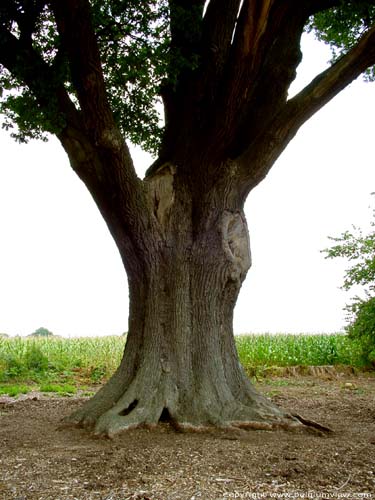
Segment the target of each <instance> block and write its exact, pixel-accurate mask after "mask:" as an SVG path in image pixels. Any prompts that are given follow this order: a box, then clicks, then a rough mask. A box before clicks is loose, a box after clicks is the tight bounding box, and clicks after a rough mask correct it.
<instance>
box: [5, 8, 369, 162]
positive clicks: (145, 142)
mask: <svg viewBox="0 0 375 500" xmlns="http://www.w3.org/2000/svg"><path fill="white" fill-rule="evenodd" d="M90 4H91V8H92V21H93V25H94V29H95V32H96V36H97V41H98V45H99V51H100V56H101V61H102V68H103V72H104V78H105V82H106V87H107V96H108V99H109V102H110V104H111V107H112V110H113V114H114V117H115V119H116V121H117V123H118V125H119V127H120V129H121V131H122V132H123V134H124V135H125V137H127V138H129V139H130V140H131V141H132V142H133V143H134V144H137V145H140V146H141V147H142V148H143V149H145V150H147V151H149V152H151V153H153V154H155V153H156V152H157V150H158V148H159V145H160V142H161V135H162V131H163V126H162V123H161V121H162V120H161V118H160V115H159V111H158V106H157V105H158V104H159V105H160V104H161V95H162V93H163V92H162V89H165V88H166V87H168V88H170V89H173V88H175V86H176V85H177V83H178V82H179V79H181V78H183V75H184V73H185V72H186V71H190V70H194V69H196V68H197V67H198V66H199V64H200V61H201V59H200V56H201V54H202V48H203V52H204V50H205V49H204V47H203V45H202V39H201V27H202V24H203V23H202V22H201V21H202V9H203V5H202V4H197V5H196V6H194V5H192V6H191V5H189V3H187V6H188V8H185V7H180V8H179V7H178V6H177V5H176V2H174V12H175V14H174V15H175V18H174V20H173V21H171V20H170V11H169V2H168V1H167V0H148V1H145V2H140V1H139V0H92V1H91V2H90ZM374 20H375V6H374V4H373V1H371V0H367V1H365V0H361V1H359V0H358V1H357V0H349V1H348V0H342V2H341V4H340V5H339V6H338V7H335V8H333V9H331V10H328V11H323V12H321V13H318V14H316V15H315V16H314V17H313V18H311V19H310V22H309V25H308V29H309V30H310V31H314V32H315V33H316V35H317V37H318V38H319V39H320V40H323V41H324V42H326V43H329V44H330V45H331V47H332V50H333V52H334V55H335V57H338V56H339V55H340V54H342V53H343V52H345V51H346V50H348V48H350V47H352V46H353V44H355V43H356V42H357V40H358V37H359V36H360V35H361V34H362V33H363V32H364V30H365V29H366V28H367V27H368V26H369V25H370V24H371V23H373V22H374ZM0 26H1V27H3V28H6V30H8V31H9V32H10V33H11V34H12V35H14V36H15V37H17V38H22V40H23V42H25V47H26V48H27V50H29V48H30V47H29V45H30V44H31V47H32V50H33V52H34V55H35V56H36V59H34V62H33V63H32V62H30V64H36V63H35V61H39V62H38V63H37V64H36V66H37V67H33V68H28V70H29V74H31V73H32V74H33V75H34V76H33V85H32V86H31V87H30V86H29V87H28V86H27V85H26V84H25V82H24V81H22V78H21V73H22V71H20V68H19V70H17V68H16V70H15V71H14V72H13V73H14V74H10V73H9V72H8V70H7V69H6V68H5V67H2V66H1V65H0V89H1V90H0V113H3V115H4V116H5V122H4V123H3V127H5V128H6V129H10V130H11V135H12V136H13V137H14V138H16V139H17V140H18V141H21V142H25V141H27V140H29V139H30V138H37V139H42V140H46V138H47V136H48V133H58V132H59V131H61V130H62V129H63V127H64V126H65V117H64V116H63V114H61V113H59V112H58V106H57V103H56V100H55V99H56V96H55V89H56V88H57V87H58V86H61V85H63V86H64V87H65V89H66V90H67V91H68V94H69V95H70V97H71V98H72V100H73V102H74V103H75V104H76V105H77V108H78V109H79V105H78V96H77V93H76V90H75V87H74V85H73V82H72V78H71V72H70V67H69V61H68V58H67V56H66V54H65V53H64V52H63V50H62V48H61V41H60V37H59V34H58V30H57V27H56V23H55V20H54V17H53V14H52V12H51V9H50V6H49V3H48V2H39V1H38V2H36V1H33V2H29V1H25V0H13V1H10V0H3V1H2V2H1V4H0ZM172 29H173V30H174V31H175V32H176V31H177V32H178V36H180V37H181V36H182V37H183V38H184V40H185V42H186V45H187V46H188V47H189V50H188V51H187V53H184V52H183V51H182V50H179V49H178V48H177V47H174V46H172V45H171V43H170V41H171V36H170V33H171V31H172ZM0 41H1V40H0ZM190 49H193V50H190ZM214 49H215V48H214V47H212V48H211V47H210V48H209V50H214ZM371 71H372V73H371ZM46 72H47V73H48V77H49V79H51V78H52V85H49V86H47V87H46V86H43V79H42V78H41V79H40V80H39V79H38V74H45V73H46ZM370 73H371V74H372V75H374V72H373V70H369V75H370ZM35 89H37V90H38V93H39V95H41V96H42V100H43V102H44V104H43V105H42V106H41V105H40V102H37V100H36V98H35ZM159 107H160V106H159ZM46 133H47V134H46Z"/></svg>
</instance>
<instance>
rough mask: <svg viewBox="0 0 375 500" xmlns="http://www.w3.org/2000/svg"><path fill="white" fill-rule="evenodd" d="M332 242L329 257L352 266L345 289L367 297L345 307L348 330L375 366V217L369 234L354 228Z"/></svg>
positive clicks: (326, 250)
mask: <svg viewBox="0 0 375 500" xmlns="http://www.w3.org/2000/svg"><path fill="white" fill-rule="evenodd" d="M373 215H374V216H375V210H374V212H373ZM330 239H331V240H332V241H334V242H335V243H336V244H335V245H333V246H332V247H331V248H328V249H325V250H323V251H324V252H325V253H326V254H327V258H337V257H341V258H345V259H347V260H348V261H349V262H350V264H351V265H350V267H349V268H348V269H347V270H346V272H345V277H344V284H343V286H342V288H343V289H344V290H350V289H351V288H352V287H354V286H357V285H359V286H361V287H362V288H363V290H364V297H359V296H358V295H357V296H355V297H354V298H353V299H352V302H351V303H350V304H348V305H347V306H346V308H345V309H346V311H347V312H348V321H349V324H348V326H347V327H346V331H347V333H348V334H349V337H350V338H352V339H358V340H359V341H360V343H361V347H362V357H363V360H364V362H365V363H366V364H373V365H374V366H375V218H374V220H373V221H371V230H370V232H369V233H368V234H363V231H362V230H361V229H359V228H357V227H355V226H353V231H352V232H350V231H345V232H344V233H343V234H342V235H341V236H340V237H338V238H330Z"/></svg>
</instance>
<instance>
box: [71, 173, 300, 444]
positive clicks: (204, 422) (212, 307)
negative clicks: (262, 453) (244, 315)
mask: <svg viewBox="0 0 375 500" xmlns="http://www.w3.org/2000/svg"><path fill="white" fill-rule="evenodd" d="M145 193H146V197H147V200H148V207H149V210H150V214H151V215H152V219H153V225H154V227H155V229H154V230H152V231H149V232H148V233H147V234H145V235H144V239H145V241H144V242H140V244H139V247H143V248H147V250H145V252H144V253H143V254H142V255H139V256H138V259H137V261H138V262H137V265H134V266H132V265H129V264H128V265H127V273H128V278H129V291H130V317H129V333H128V338H127V342H126V347H125V353H124V357H123V360H122V363H121V366H120V367H119V369H118V370H117V372H116V373H115V374H114V376H113V377H112V379H111V380H110V381H109V382H108V383H107V385H105V386H104V387H103V388H102V389H101V390H100V391H99V392H98V394H97V395H96V396H95V397H94V398H93V399H92V400H90V401H88V402H87V403H86V404H85V405H84V406H83V408H81V409H80V410H78V412H76V413H75V414H74V415H73V416H72V417H71V419H70V420H71V421H74V422H78V423H83V424H85V425H93V426H95V431H96V432H97V433H100V434H106V435H113V434H115V433H116V432H119V431H121V430H125V429H129V428H132V427H134V426H138V425H142V424H148V425H153V424H156V423H157V422H158V421H159V420H160V419H168V420H169V421H170V422H171V423H172V424H173V425H174V426H175V427H176V428H179V429H186V428H192V429H193V428H195V429H197V428H202V427H207V426H213V425H214V426H225V427H236V426H237V427H238V426H239V427H254V428H266V429H268V428H269V429H270V428H272V427H277V426H289V427H293V426H298V425H299V422H298V420H296V419H295V418H293V417H291V416H290V415H287V414H286V413H285V412H283V411H282V410H280V409H278V408H276V407H275V406H274V405H273V404H272V403H271V402H270V401H269V400H268V399H266V398H265V397H263V396H261V395H259V394H258V393H257V392H256V391H255V390H254V388H253V387H252V385H251V384H250V382H249V380H248V378H247V376H246V374H245V372H244V370H243V368H242V366H241V365H240V362H239V359H238V355H237V351H236V347H235V342H234V336H233V331H232V319H233V309H234V306H235V303H236V299H237V296H238V293H239V290H240V287H241V284H242V282H243V280H244V279H245V276H246V273H247V271H248V269H249V267H250V263H251V261H250V247H249V237H248V231H247V225H246V220H245V216H244V213H243V209H242V206H238V207H236V208H234V207H233V200H232V198H231V196H230V189H229V191H228V193H227V194H225V190H222V192H221V193H215V195H213V194H212V193H211V194H210V196H209V197H208V199H206V200H202V203H205V204H206V207H205V208H204V209H203V208H202V207H201V208H200V211H201V215H200V220H199V223H198V226H197V225H196V223H195V224H194V222H193V212H194V210H193V201H192V196H191V193H190V191H189V188H188V186H187V185H186V184H185V183H184V182H183V181H182V180H181V179H178V178H177V170H176V168H175V167H174V166H173V165H171V164H168V165H166V166H164V168H163V169H161V170H159V172H158V173H157V174H156V175H154V176H152V177H151V178H150V179H148V180H147V181H145ZM218 200H220V202H218ZM228 201H229V202H228ZM202 212H204V213H202ZM120 248H121V245H120ZM124 259H125V260H126V261H127V262H128V260H127V259H126V256H125V255H124Z"/></svg>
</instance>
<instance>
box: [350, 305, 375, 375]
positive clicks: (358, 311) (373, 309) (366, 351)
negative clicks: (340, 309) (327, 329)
mask: <svg viewBox="0 0 375 500" xmlns="http://www.w3.org/2000/svg"><path fill="white" fill-rule="evenodd" d="M347 309H348V310H349V311H350V313H351V315H352V318H353V319H352V321H351V323H350V324H349V325H348V326H347V332H348V334H349V337H350V338H352V339H359V340H360V343H361V348H362V357H363V361H364V363H365V364H369V365H373V366H374V367H375V297H370V298H369V299H367V300H361V299H359V298H357V299H356V300H355V301H354V302H353V303H352V304H351V305H349V306H348V307H347Z"/></svg>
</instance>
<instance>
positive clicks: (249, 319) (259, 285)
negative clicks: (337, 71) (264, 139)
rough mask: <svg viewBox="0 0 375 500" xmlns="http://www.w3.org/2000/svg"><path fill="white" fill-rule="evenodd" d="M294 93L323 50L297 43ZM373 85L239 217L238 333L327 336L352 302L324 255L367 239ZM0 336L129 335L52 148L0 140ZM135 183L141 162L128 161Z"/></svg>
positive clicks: (115, 264) (287, 156)
mask: <svg viewBox="0 0 375 500" xmlns="http://www.w3.org/2000/svg"><path fill="white" fill-rule="evenodd" d="M303 49H304V52H306V54H308V56H306V57H305V59H304V61H303V65H302V67H301V71H300V76H299V84H300V85H304V84H306V83H308V82H309V81H310V80H311V78H312V77H313V76H315V75H316V73H318V72H319V71H321V70H322V69H323V68H324V65H325V63H326V62H327V60H328V59H329V57H330V56H329V50H328V49H327V47H325V46H321V45H320V44H318V43H317V42H315V41H314V40H312V39H311V37H305V38H304V44H303ZM374 97H375V89H374V84H365V83H363V82H362V81H361V80H360V79H359V80H358V81H356V82H355V83H353V84H352V85H351V86H350V87H349V88H348V89H346V90H345V91H343V92H342V93H341V94H340V95H339V96H338V97H336V98H335V99H334V100H333V101H332V102H331V103H329V104H328V105H327V106H326V107H325V108H324V109H323V110H321V111H320V112H319V113H318V114H317V115H315V116H314V117H313V118H312V119H311V120H310V121H309V122H308V123H307V124H305V126H303V127H302V129H301V130H300V132H299V133H298V135H297V137H296V138H295V139H294V140H293V141H292V142H291V144H290V145H289V147H288V148H287V150H286V151H285V152H284V154H283V155H282V157H281V158H280V159H279V160H278V162H277V164H275V165H274V167H273V169H272V170H271V172H270V174H269V175H268V176H267V178H266V180H265V181H263V183H262V184H261V185H259V186H258V187H257V188H256V189H255V190H254V191H253V193H251V195H250V197H249V200H248V202H247V205H246V213H247V217H248V224H249V230H250V240H251V246H252V256H253V267H252V269H251V270H250V272H249V274H248V277H247V280H246V282H245V284H244V286H243V289H242V292H241V295H240V299H239V302H238V305H237V308H236V315H235V331H236V332H237V333H245V332H291V333H299V332H334V331H339V330H341V329H342V327H343V325H344V323H345V321H344V316H345V315H344V312H343V311H342V308H343V306H344V305H345V302H346V301H347V299H348V295H346V294H345V293H344V292H343V291H341V290H340V289H339V288H338V287H339V286H340V284H341V282H342V278H343V271H344V269H345V267H346V266H345V263H344V262H339V261H337V262H336V261H333V260H328V261H327V260H325V259H324V255H322V254H321V253H320V250H321V249H322V248H325V247H326V246H328V245H329V241H328V239H327V236H328V235H332V236H336V235H338V234H340V233H341V232H342V231H344V230H346V229H349V228H350V226H351V224H356V225H361V226H363V227H366V226H367V225H368V223H369V220H370V217H371V210H370V208H369V205H370V204H371V196H370V193H371V192H372V191H374V190H375V189H374V184H375V169H374V167H375V159H374V153H373V147H374V146H373V142H374V132H373V130H374V128H373V120H374V116H375V99H374ZM0 148H1V155H0V333H1V332H4V333H8V334H11V335H17V334H18V335H27V334H29V333H32V332H33V331H34V330H35V329H36V328H38V327H40V326H44V327H46V328H48V329H50V330H51V331H53V332H54V333H55V334H59V335H64V336H76V335H109V334H121V333H122V332H124V331H126V330H127V314H128V304H127V302H128V292H127V286H126V277H125V272H124V270H123V268H122V264H121V261H120V258H119V255H118V252H117V249H116V247H115V244H114V242H113V241H112V239H111V237H110V235H109V232H108V230H107V227H106V225H105V223H104V221H103V220H102V218H101V216H100V214H99V212H98V210H97V208H96V206H95V204H94V202H93V201H92V199H91V197H90V195H89V193H88V192H87V190H86V188H85V187H84V185H83V184H82V183H81V181H80V180H79V179H78V178H77V177H76V175H75V174H74V173H73V172H72V170H71V168H70V166H69V163H68V159H67V157H66V155H65V153H64V152H63V150H62V149H61V147H60V146H59V145H58V143H57V141H56V140H51V141H50V142H49V143H47V144H45V143H40V142H35V141H34V142H32V143H30V144H28V145H19V144H16V143H14V142H13V141H12V140H10V139H9V137H8V135H7V133H6V132H4V131H1V132H0ZM135 160H136V163H137V164H138V166H139V170H140V171H144V170H145V169H146V168H147V166H148V158H147V155H144V154H141V153H139V151H137V152H136V153H135Z"/></svg>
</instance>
